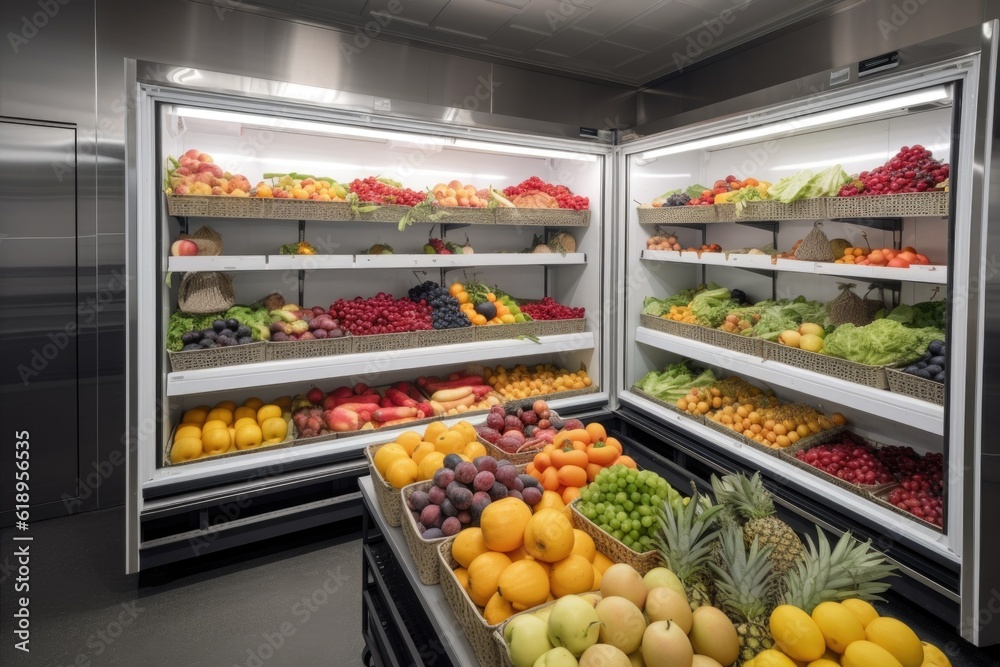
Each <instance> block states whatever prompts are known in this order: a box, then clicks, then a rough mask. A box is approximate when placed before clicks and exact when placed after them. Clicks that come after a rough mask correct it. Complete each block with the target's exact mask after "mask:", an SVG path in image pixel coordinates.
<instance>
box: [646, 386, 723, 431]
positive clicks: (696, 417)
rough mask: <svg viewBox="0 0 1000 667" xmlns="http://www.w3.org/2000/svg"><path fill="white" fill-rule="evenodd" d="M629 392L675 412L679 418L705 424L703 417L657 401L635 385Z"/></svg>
mask: <svg viewBox="0 0 1000 667" xmlns="http://www.w3.org/2000/svg"><path fill="white" fill-rule="evenodd" d="M631 391H632V393H634V394H638V395H639V396H642V397H643V398H645V399H646V400H647V401H652V402H653V403H656V404H657V405H659V406H660V407H662V408H665V409H667V410H670V411H671V412H676V413H677V414H679V415H680V416H682V417H685V418H687V419H690V420H691V421H694V422H698V423H699V424H704V423H705V416H704V415H693V414H691V413H690V412H688V411H686V410H681V409H680V408H679V407H677V406H676V405H674V404H672V403H667V402H666V401H664V400H662V399H659V398H657V397H656V396H653V395H651V394H647V393H646V392H644V391H642V390H641V389H639V388H638V387H637V386H636V385H632V389H631Z"/></svg>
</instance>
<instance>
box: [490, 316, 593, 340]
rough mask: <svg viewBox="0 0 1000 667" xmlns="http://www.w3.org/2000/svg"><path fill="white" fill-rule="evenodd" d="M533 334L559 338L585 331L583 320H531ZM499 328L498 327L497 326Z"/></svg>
mask: <svg viewBox="0 0 1000 667" xmlns="http://www.w3.org/2000/svg"><path fill="white" fill-rule="evenodd" d="M530 324H532V325H533V326H534V329H535V331H534V332H533V333H534V334H535V335H536V336H559V335H562V334H575V333H583V332H584V331H585V330H586V329H587V320H586V319H585V318H580V319H574V320H532V321H531V323H530ZM497 326H499V325H497Z"/></svg>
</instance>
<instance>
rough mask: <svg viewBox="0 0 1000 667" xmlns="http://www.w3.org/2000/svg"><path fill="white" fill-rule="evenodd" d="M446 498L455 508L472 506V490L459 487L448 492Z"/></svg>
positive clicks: (465, 508) (462, 508) (460, 508)
mask: <svg viewBox="0 0 1000 667" xmlns="http://www.w3.org/2000/svg"><path fill="white" fill-rule="evenodd" d="M448 500H450V501H451V504H452V505H454V506H455V509H457V510H467V509H469V508H470V507H472V491H469V490H468V489H467V488H465V487H464V486H463V487H459V488H457V489H455V490H453V491H452V492H451V493H449V494H448Z"/></svg>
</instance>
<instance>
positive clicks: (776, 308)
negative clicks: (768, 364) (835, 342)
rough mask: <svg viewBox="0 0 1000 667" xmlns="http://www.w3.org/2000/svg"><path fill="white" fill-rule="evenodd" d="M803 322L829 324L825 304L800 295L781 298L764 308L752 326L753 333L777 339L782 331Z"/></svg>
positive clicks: (763, 337)
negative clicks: (793, 297) (792, 297)
mask: <svg viewBox="0 0 1000 667" xmlns="http://www.w3.org/2000/svg"><path fill="white" fill-rule="evenodd" d="M803 322H813V323H815V324H819V325H821V326H824V327H826V326H829V324H830V318H829V315H828V314H827V312H826V305H825V304H823V303H821V302H819V301H807V300H806V298H805V297H802V296H800V297H798V298H797V299H795V300H794V301H789V300H788V299H782V300H781V301H778V302H776V303H774V304H773V305H771V306H768V307H766V308H764V310H763V311H762V312H761V314H760V320H759V321H758V322H757V324H755V325H754V326H753V335H754V336H757V337H758V338H762V339H764V340H772V341H773V340H778V336H780V335H781V332H782V331H786V330H788V329H798V328H799V325H800V324H802V323H803Z"/></svg>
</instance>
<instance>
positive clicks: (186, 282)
mask: <svg viewBox="0 0 1000 667" xmlns="http://www.w3.org/2000/svg"><path fill="white" fill-rule="evenodd" d="M235 303H236V291H235V290H234V289H233V279H232V277H231V276H229V275H227V274H225V273H219V272H218V271H199V272H189V273H185V274H184V279H183V280H181V286H180V290H179V291H178V293H177V308H178V309H179V310H180V311H181V312H184V313H192V314H196V315H207V314H209V313H221V312H223V311H226V310H229V309H230V308H232V307H233V305H234V304H235Z"/></svg>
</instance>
